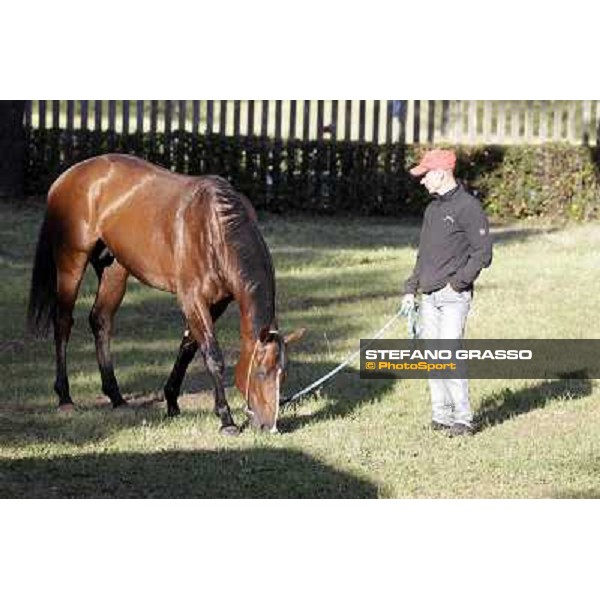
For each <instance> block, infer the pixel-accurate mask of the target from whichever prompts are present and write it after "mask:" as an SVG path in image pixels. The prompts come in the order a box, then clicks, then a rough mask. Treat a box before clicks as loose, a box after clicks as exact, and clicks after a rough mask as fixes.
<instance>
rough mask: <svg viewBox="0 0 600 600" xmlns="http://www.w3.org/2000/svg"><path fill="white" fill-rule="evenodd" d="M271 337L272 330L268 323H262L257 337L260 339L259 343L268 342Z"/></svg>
mask: <svg viewBox="0 0 600 600" xmlns="http://www.w3.org/2000/svg"><path fill="white" fill-rule="evenodd" d="M272 338H273V330H272V329H271V328H270V327H269V326H268V325H263V327H261V329H260V332H259V334H258V339H259V340H260V343H261V344H266V343H267V342H270V341H271V339H272Z"/></svg>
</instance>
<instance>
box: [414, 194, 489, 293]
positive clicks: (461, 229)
mask: <svg viewBox="0 0 600 600" xmlns="http://www.w3.org/2000/svg"><path fill="white" fill-rule="evenodd" d="M491 262H492V240H491V237H490V228H489V223H488V220H487V217H486V215H485V213H484V212H483V209H482V208H481V204H480V203H479V200H477V199H476V198H474V197H473V196H471V194H469V193H467V192H466V191H465V189H464V188H463V187H462V185H458V186H457V187H455V188H454V189H452V190H450V191H449V192H447V193H446V194H444V195H443V196H437V195H435V196H434V197H433V200H432V201H431V202H430V203H429V204H428V206H427V208H426V209H425V215H424V217H423V226H422V228H421V237H420V240H419V253H418V255H417V263H416V265H415V268H414V270H413V272H412V275H411V276H410V277H409V278H408V279H407V280H406V282H405V284H404V293H405V294H409V293H410V294H415V293H416V292H417V290H419V289H420V290H421V291H423V292H425V293H430V292H435V291H437V290H440V289H442V288H443V287H444V286H445V285H446V284H447V283H450V285H451V286H452V287H453V288H454V289H455V290H456V291H459V292H460V291H463V290H468V289H471V288H472V287H473V282H474V281H475V279H477V276H478V275H479V272H480V271H481V269H483V268H485V267H489V266H490V264H491Z"/></svg>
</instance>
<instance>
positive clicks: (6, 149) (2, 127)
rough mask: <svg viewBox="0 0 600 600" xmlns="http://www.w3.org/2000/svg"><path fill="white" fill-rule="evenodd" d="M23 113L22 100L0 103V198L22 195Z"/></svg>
mask: <svg viewBox="0 0 600 600" xmlns="http://www.w3.org/2000/svg"><path fill="white" fill-rule="evenodd" d="M24 112H25V101H24V100H2V101H0V197H2V196H12V197H14V196H22V195H23V178H24V167H25V128H24V126H23V115H24Z"/></svg>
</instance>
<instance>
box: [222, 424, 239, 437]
mask: <svg viewBox="0 0 600 600" xmlns="http://www.w3.org/2000/svg"><path fill="white" fill-rule="evenodd" d="M219 433H220V434H222V435H228V436H236V435H240V430H239V428H238V426H237V425H224V426H223V427H221V429H219Z"/></svg>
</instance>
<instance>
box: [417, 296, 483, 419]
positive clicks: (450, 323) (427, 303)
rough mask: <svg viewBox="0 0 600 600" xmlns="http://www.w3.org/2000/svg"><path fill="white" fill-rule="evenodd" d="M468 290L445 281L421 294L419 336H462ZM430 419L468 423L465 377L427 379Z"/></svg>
mask: <svg viewBox="0 0 600 600" xmlns="http://www.w3.org/2000/svg"><path fill="white" fill-rule="evenodd" d="M471 301H472V293H471V292H470V291H467V292H456V291H454V290H453V289H452V288H451V287H450V286H449V285H447V286H446V287H445V288H443V289H441V290H439V291H437V292H433V293H431V294H423V295H422V298H421V309H420V322H421V323H420V324H421V327H420V338H421V339H423V340H427V339H429V340H435V339H440V340H441V339H449V340H459V339H462V337H463V335H464V332H465V325H466V322H467V315H468V314H469V310H470V308H471ZM429 390H430V392H431V408H432V420H433V421H437V422H438V423H442V424H444V425H452V424H453V423H464V424H465V425H471V424H472V421H473V413H472V411H471V405H470V404H469V380H468V379H433V378H430V379H429Z"/></svg>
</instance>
